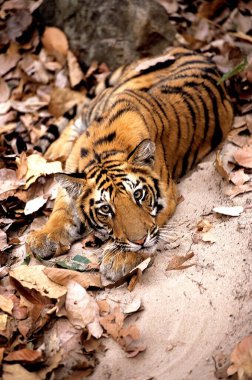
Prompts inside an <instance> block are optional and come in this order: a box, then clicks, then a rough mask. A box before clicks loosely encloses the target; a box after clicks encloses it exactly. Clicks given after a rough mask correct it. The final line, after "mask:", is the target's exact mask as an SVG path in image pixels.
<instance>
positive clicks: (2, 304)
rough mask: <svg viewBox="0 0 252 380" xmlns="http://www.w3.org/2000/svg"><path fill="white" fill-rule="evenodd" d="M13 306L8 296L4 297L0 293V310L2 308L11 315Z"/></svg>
mask: <svg viewBox="0 0 252 380" xmlns="http://www.w3.org/2000/svg"><path fill="white" fill-rule="evenodd" d="M13 306H14V304H13V302H12V300H11V299H10V298H6V297H4V296H2V295H0V309H1V310H3V311H4V312H5V313H7V314H10V315H12V309H13Z"/></svg>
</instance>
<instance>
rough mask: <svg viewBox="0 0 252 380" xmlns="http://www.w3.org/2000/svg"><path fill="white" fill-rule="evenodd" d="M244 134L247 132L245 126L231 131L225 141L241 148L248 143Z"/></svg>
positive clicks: (247, 137)
mask: <svg viewBox="0 0 252 380" xmlns="http://www.w3.org/2000/svg"><path fill="white" fill-rule="evenodd" d="M246 132H248V129H247V126H243V127H241V128H237V129H233V130H231V132H229V134H228V137H227V140H228V141H230V142H232V143H233V144H235V145H237V146H238V147H240V148H242V147H243V146H244V145H246V144H247V143H248V139H249V136H248V135H247V134H245V133H246Z"/></svg>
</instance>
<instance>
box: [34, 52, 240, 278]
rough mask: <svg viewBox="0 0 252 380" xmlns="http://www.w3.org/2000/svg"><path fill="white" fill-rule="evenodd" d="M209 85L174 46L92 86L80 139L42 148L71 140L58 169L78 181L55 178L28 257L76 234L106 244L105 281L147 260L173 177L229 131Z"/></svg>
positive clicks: (172, 199) (218, 92) (224, 103)
mask: <svg viewBox="0 0 252 380" xmlns="http://www.w3.org/2000/svg"><path fill="white" fill-rule="evenodd" d="M218 79H219V77H218V73H217V72H216V68H215V66H214V64H213V63H211V62H210V61H209V60H208V59H207V58H206V57H204V56H203V55H199V54H195V53H193V52H190V51H188V50H186V49H182V48H174V49H172V50H171V51H170V52H169V53H168V54H166V55H165V56H161V57H159V58H156V59H150V60H142V61H140V62H137V63H133V64H131V65H129V66H128V67H124V68H121V69H118V70H117V72H116V73H114V74H112V76H111V78H110V80H108V81H107V82H108V85H109V86H110V85H112V84H113V87H110V88H108V89H105V90H104V89H103V90H102V89H101V86H100V89H98V95H97V97H96V98H95V99H94V101H93V102H92V103H91V104H90V106H89V109H88V111H87V112H86V113H85V115H84V116H83V119H84V122H83V129H82V130H81V129H80V133H79V134H80V136H79V137H78V138H77V135H76V128H75V130H74V131H75V135H74V132H72V131H71V127H69V128H68V130H66V132H65V133H63V134H62V135H61V137H60V138H59V140H58V142H57V141H56V142H55V143H54V144H53V145H52V146H51V148H50V151H49V155H52V154H56V155H57V150H58V149H59V147H62V146H64V144H66V143H67V142H68V146H67V147H68V148H67V149H69V146H70V145H69V140H71V133H72V134H73V135H74V139H73V138H72V140H71V141H73V140H76V141H75V143H74V144H73V147H71V149H69V150H68V151H69V152H70V154H69V157H68V159H67V160H66V165H65V171H66V173H79V175H78V177H79V178H76V176H75V177H73V176H71V175H70V176H69V175H58V176H57V178H58V181H59V183H60V184H61V186H62V188H63V189H64V190H61V194H60V195H59V197H58V198H57V201H56V203H55V206H54V209H53V212H52V215H51V216H50V218H49V220H48V222H47V224H46V226H45V227H44V228H43V229H42V230H41V231H38V232H35V233H32V234H31V235H30V237H29V239H28V242H29V244H30V246H31V249H32V250H33V251H34V253H35V254H37V255H39V256H42V257H47V256H52V255H54V254H59V253H60V251H61V250H62V251H64V250H65V249H66V248H65V247H66V246H70V244H71V243H72V241H74V240H76V239H77V238H78V237H79V236H80V228H81V226H82V227H84V229H86V230H94V231H98V232H100V234H101V235H104V236H105V238H106V239H108V240H107V245H105V248H104V255H103V258H102V265H101V270H102V272H103V273H104V274H105V275H106V276H107V277H110V278H112V279H114V280H115V279H117V278H119V277H120V276H121V275H123V274H125V273H126V272H127V271H129V270H130V269H131V268H132V267H133V266H134V265H135V264H137V263H139V261H141V259H142V257H143V255H146V254H147V255H148V254H149V255H152V254H153V252H154V251H155V247H156V244H157V242H158V240H159V227H160V226H162V225H163V224H164V223H165V222H166V221H167V219H168V218H169V217H170V216H171V215H172V214H173V212H174V210H175V207H176V204H177V196H176V187H175V182H174V180H173V179H174V178H177V177H179V176H181V175H183V174H184V173H185V172H187V171H188V170H190V169H191V168H192V167H193V166H194V165H195V164H196V163H197V162H199V161H200V160H201V159H202V158H203V157H204V156H205V155H206V154H207V153H209V152H210V150H211V149H213V148H214V147H215V146H217V144H218V143H219V142H220V141H221V140H222V138H223V137H225V136H226V134H227V132H228V131H229V130H230V128H231V124H232V120H233V112H232V107H231V104H230V101H229V98H228V96H227V94H226V92H225V89H224V87H223V85H222V84H221V85H218V84H217V82H218ZM85 126H88V128H86V127H85ZM62 247H63V248H62Z"/></svg>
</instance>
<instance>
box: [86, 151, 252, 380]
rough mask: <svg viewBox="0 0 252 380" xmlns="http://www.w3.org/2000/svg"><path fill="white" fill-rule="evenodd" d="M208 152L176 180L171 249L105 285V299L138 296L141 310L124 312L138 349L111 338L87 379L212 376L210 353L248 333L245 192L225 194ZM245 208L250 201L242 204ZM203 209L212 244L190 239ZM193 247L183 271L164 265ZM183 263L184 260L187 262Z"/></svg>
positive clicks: (220, 352)
mask: <svg viewBox="0 0 252 380" xmlns="http://www.w3.org/2000/svg"><path fill="white" fill-rule="evenodd" d="M213 157H214V156H213V155H211V156H210V157H208V158H207V159H206V160H205V162H203V163H201V164H199V165H198V167H197V168H195V170H194V171H193V172H192V173H190V174H189V175H188V176H187V177H186V178H184V179H183V180H182V181H181V183H180V184H179V186H178V187H179V191H180V193H181V194H182V195H183V197H184V201H183V202H182V203H181V204H179V206H178V208H177V210H176V213H175V215H174V217H173V218H172V220H171V221H172V222H173V223H174V230H176V232H177V233H179V234H181V235H183V237H181V239H180V246H179V247H177V248H175V249H169V248H167V247H163V248H162V250H161V252H160V253H159V254H158V256H157V258H156V260H155V262H154V264H153V266H152V267H151V268H149V269H147V271H146V272H145V273H144V275H143V279H142V283H141V284H137V286H136V288H135V289H134V291H133V292H132V293H130V292H128V290H127V289H126V287H121V288H118V289H111V290H109V291H106V297H109V298H110V299H112V300H113V299H114V300H120V301H121V302H122V303H124V302H126V301H127V302H129V300H131V299H134V298H141V300H142V303H143V306H144V311H142V312H139V313H137V314H134V315H133V316H131V317H129V319H130V321H129V322H135V323H136V325H137V326H138V327H139V328H140V331H141V336H142V339H143V341H144V342H145V343H146V345H147V349H146V351H145V352H143V353H140V354H139V355H138V356H137V357H136V358H127V357H126V355H125V353H124V352H123V351H122V350H121V349H120V347H119V346H118V345H117V344H116V343H115V342H113V341H112V340H111V339H107V340H105V341H104V343H105V345H106V347H107V351H106V352H105V353H104V354H101V355H100V357H99V360H100V364H99V365H98V366H97V368H96V370H95V372H94V374H93V375H92V376H91V377H90V379H92V380H100V379H101V380H103V379H110V380H118V379H119V380H133V379H134V380H147V379H153V380H154V379H155V380H166V379H168V380H185V379H186V380H212V379H216V377H215V375H214V372H215V363H214V358H215V359H216V360H217V361H218V360H221V359H222V360H223V358H225V355H227V356H229V354H230V352H231V351H232V348H233V347H234V345H235V344H236V343H237V342H238V341H239V339H240V338H242V337H243V336H245V335H247V334H249V333H251V317H252V297H251V295H252V294H251V285H252V278H251V264H252V258H251V246H252V239H251V218H252V208H250V207H251V206H252V195H251V193H248V194H244V195H242V196H238V197H236V198H234V199H233V200H230V199H228V198H227V197H226V196H225V195H224V193H223V186H224V181H223V180H222V179H221V178H220V176H219V175H218V174H217V173H216V172H215V169H214V167H213ZM224 205H229V206H231V205H241V206H246V207H247V209H246V210H245V211H244V212H243V213H242V214H241V215H240V216H239V217H228V216H218V215H217V214H209V213H210V212H211V209H212V207H214V206H224ZM249 206H250V207H249ZM202 215H205V216H204V217H205V218H206V219H208V220H209V221H210V222H211V223H212V224H213V228H212V230H211V231H212V233H213V235H214V237H215V238H216V242H215V243H206V242H202V241H200V242H198V243H194V242H193V240H192V236H193V234H194V233H195V230H196V228H195V226H196V224H197V222H198V221H199V220H200V219H202ZM188 251H193V252H194V254H195V256H194V258H193V259H191V262H194V263H196V265H195V266H192V267H190V268H188V269H185V270H179V271H166V270H165V269H166V267H167V264H168V263H169V261H170V260H171V258H172V257H173V256H174V255H175V254H179V255H185V254H186V253H187V252H188ZM188 263H189V262H188Z"/></svg>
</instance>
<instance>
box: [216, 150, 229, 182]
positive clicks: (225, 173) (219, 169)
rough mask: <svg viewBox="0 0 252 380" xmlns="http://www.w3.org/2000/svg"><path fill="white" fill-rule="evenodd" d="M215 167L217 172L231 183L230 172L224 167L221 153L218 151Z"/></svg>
mask: <svg viewBox="0 0 252 380" xmlns="http://www.w3.org/2000/svg"><path fill="white" fill-rule="evenodd" d="M214 166H215V169H216V170H217V172H218V173H219V174H220V176H221V177H222V178H224V179H226V180H227V181H229V175H230V174H229V170H228V169H227V168H226V167H225V166H224V163H223V159H222V155H221V151H217V153H216V160H215V163H214Z"/></svg>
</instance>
